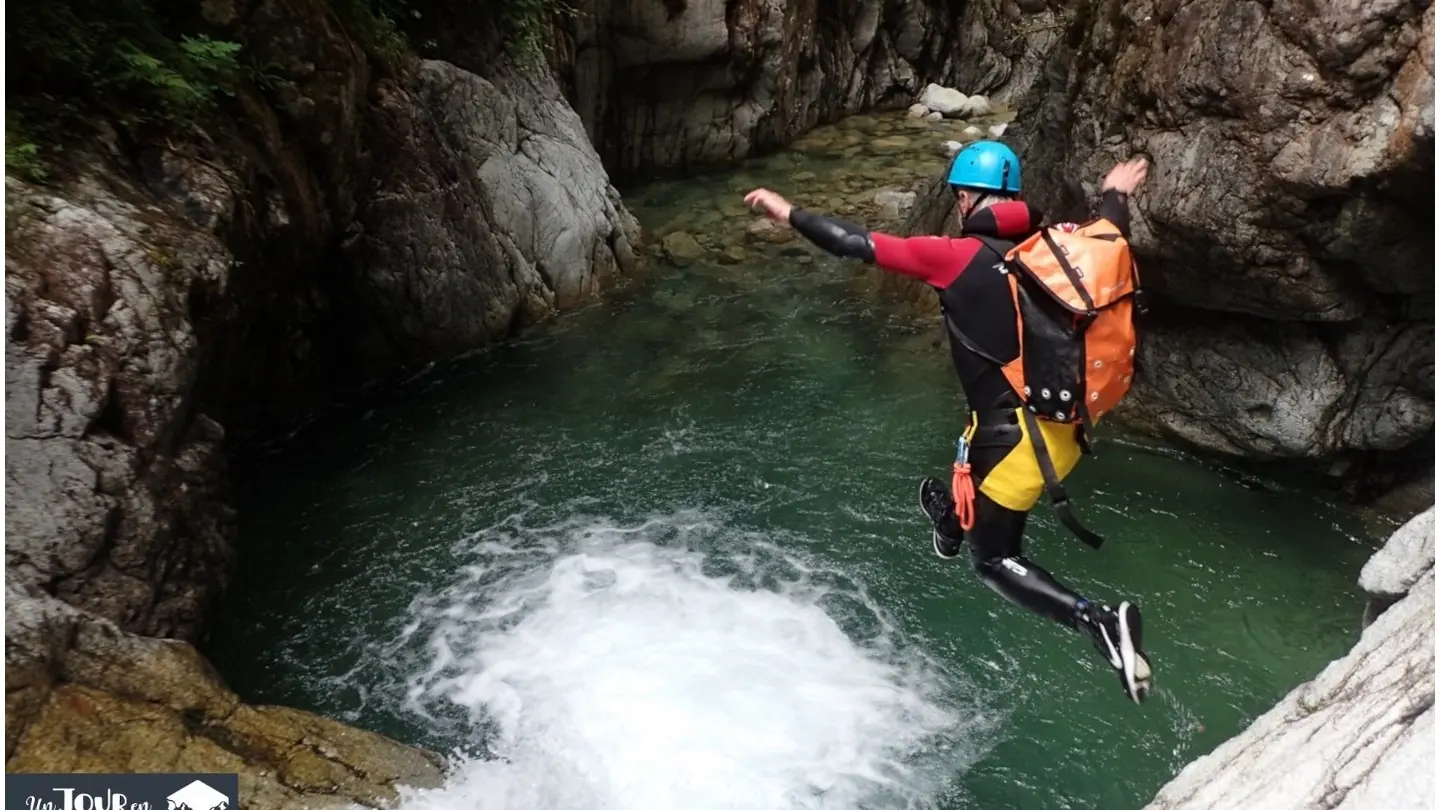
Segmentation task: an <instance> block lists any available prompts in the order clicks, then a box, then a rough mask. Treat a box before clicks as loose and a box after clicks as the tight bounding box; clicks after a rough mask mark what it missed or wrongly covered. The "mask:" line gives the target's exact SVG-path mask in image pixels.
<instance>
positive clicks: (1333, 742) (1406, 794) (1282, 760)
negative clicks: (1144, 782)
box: [1145, 509, 1435, 810]
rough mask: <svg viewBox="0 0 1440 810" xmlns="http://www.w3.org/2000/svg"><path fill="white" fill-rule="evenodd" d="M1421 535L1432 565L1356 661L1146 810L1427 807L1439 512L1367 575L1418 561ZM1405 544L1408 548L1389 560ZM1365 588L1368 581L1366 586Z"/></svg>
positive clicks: (1231, 743)
mask: <svg viewBox="0 0 1440 810" xmlns="http://www.w3.org/2000/svg"><path fill="white" fill-rule="evenodd" d="M1421 527H1426V534H1427V535H1429V537H1430V539H1429V546H1428V547H1429V558H1428V562H1427V564H1426V565H1425V566H1424V572H1423V574H1421V575H1420V576H1419V578H1418V580H1415V581H1414V582H1413V586H1412V587H1410V589H1409V592H1408V594H1407V595H1406V596H1405V597H1404V598H1402V599H1400V600H1399V601H1398V602H1396V603H1395V604H1394V605H1393V606H1392V607H1390V608H1389V609H1388V610H1386V611H1385V612H1384V613H1383V614H1381V615H1380V617H1379V618H1378V619H1376V620H1375V621H1374V623H1373V624H1370V625H1369V626H1368V627H1366V629H1365V630H1364V632H1363V633H1362V634H1361V636H1360V640H1359V642H1358V643H1356V645H1355V647H1354V649H1352V650H1351V651H1350V653H1349V654H1348V655H1346V656H1345V657H1344V658H1341V659H1339V660H1337V661H1334V662H1332V663H1331V664H1330V665H1329V666H1327V667H1326V668H1325V670H1324V671H1323V672H1321V673H1320V675H1319V676H1318V677H1317V678H1315V680H1313V681H1311V682H1309V683H1307V684H1303V685H1301V686H1298V687H1296V688H1295V689H1294V690H1292V691H1291V692H1290V694H1289V695H1287V696H1286V697H1285V699H1284V700H1282V701H1281V702H1280V703H1279V704H1278V705H1276V706H1275V707H1274V708H1273V709H1271V710H1270V711H1268V712H1266V713H1265V714H1263V715H1261V716H1260V717H1259V718H1257V719H1256V720H1255V722H1254V723H1252V724H1251V725H1250V727H1249V728H1247V729H1245V730H1244V731H1243V732H1241V733H1240V734H1238V735H1236V736H1235V737H1233V738H1231V739H1230V740H1228V741H1226V742H1225V743H1224V744H1222V745H1220V746H1219V747H1218V748H1216V749H1215V750H1214V751H1212V752H1211V753H1209V754H1207V755H1205V756H1203V757H1201V758H1199V759H1197V760H1195V761H1194V762H1192V763H1190V764H1189V765H1187V766H1186V767H1185V769H1184V770H1182V771H1181V772H1180V773H1179V775H1177V776H1176V777H1175V779H1174V780H1172V781H1171V782H1170V783H1169V784H1167V785H1165V787H1164V788H1162V789H1161V790H1160V792H1159V793H1158V794H1157V795H1156V796H1155V799H1154V801H1152V802H1151V803H1150V804H1149V805H1147V806H1146V809H1145V810H1312V808H1331V809H1332V810H1372V808H1385V810H1422V809H1423V808H1428V807H1430V803H1431V797H1432V796H1433V795H1434V792H1435V768H1434V757H1435V571H1434V562H1435V558H1434V541H1433V529H1434V511H1433V509H1432V510H1430V511H1429V512H1427V513H1426V514H1424V515H1421V516H1419V517H1417V518H1415V520H1413V521H1412V522H1411V523H1410V524H1407V525H1406V527H1404V528H1402V529H1401V530H1400V531H1399V532H1396V534H1395V536H1394V537H1392V538H1391V540H1390V541H1389V543H1387V544H1386V546H1385V548H1384V549H1383V550H1382V551H1380V552H1379V553H1377V554H1376V556H1375V557H1374V558H1372V560H1371V564H1370V565H1367V566H1366V571H1367V572H1370V571H1371V570H1372V568H1371V566H1376V570H1378V569H1379V568H1383V567H1387V566H1388V563H1386V562H1384V561H1385V560H1386V559H1387V558H1389V559H1393V558H1395V557H1398V556H1406V557H1409V556H1412V554H1411V553H1412V552H1413V550H1414V547H1415V535H1416V534H1417V533H1418V532H1419V530H1420V528H1421ZM1397 544H1398V545H1399V546H1401V547H1400V548H1396V549H1393V550H1392V546H1397ZM1417 559H1418V558H1417ZM1377 560H1379V561H1381V562H1380V563H1378V564H1377V562H1376V561H1377ZM1409 567H1410V566H1408V565H1407V568H1409ZM1372 576H1373V574H1372ZM1366 581H1367V577H1366V575H1365V574H1362V575H1361V582H1362V584H1363V583H1365V582H1366ZM1386 587H1389V586H1388V585H1387V586H1386Z"/></svg>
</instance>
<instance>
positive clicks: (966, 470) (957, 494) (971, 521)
mask: <svg viewBox="0 0 1440 810" xmlns="http://www.w3.org/2000/svg"><path fill="white" fill-rule="evenodd" d="M974 433H975V422H974V421H973V420H972V421H971V423H970V427H968V428H966V429H965V433H964V434H963V435H962V436H961V437H960V438H959V439H956V440H955V471H954V475H953V476H952V477H951V479H950V492H951V493H952V497H953V498H954V500H955V517H956V518H957V519H959V521H960V528H961V529H962V530H964V531H967V532H968V531H970V529H972V528H974V526H975V482H974V481H973V480H972V479H971V478H970V437H971V436H972V435H973V434H974Z"/></svg>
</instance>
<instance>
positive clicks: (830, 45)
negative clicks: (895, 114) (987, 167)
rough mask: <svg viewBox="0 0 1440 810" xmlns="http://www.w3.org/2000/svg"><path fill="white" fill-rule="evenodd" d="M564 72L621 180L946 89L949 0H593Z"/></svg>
mask: <svg viewBox="0 0 1440 810" xmlns="http://www.w3.org/2000/svg"><path fill="white" fill-rule="evenodd" d="M577 6H578V7H579V8H580V14H578V15H576V17H575V18H574V23H573V28H574V30H573V31H572V32H571V35H572V49H571V52H570V53H569V54H568V55H567V57H566V58H565V59H564V62H565V64H563V65H562V69H563V72H564V73H565V75H566V78H567V84H569V86H570V88H571V92H570V94H569V95H570V98H571V100H572V102H573V103H574V105H575V109H576V110H577V111H578V112H579V113H580V117H581V119H582V120H584V121H585V124H586V127H587V129H588V130H589V132H590V135H591V140H592V142H593V143H594V144H595V145H596V148H597V149H598V151H599V152H600V156H601V157H602V158H603V159H604V161H605V165H606V166H607V167H608V168H609V169H610V170H611V171H612V172H614V173H616V174H617V176H629V175H633V174H638V173H643V172H646V171H649V170H652V169H675V168H683V167H688V166H695V165H703V164H709V163H717V162H722V161H729V160H735V159H738V158H742V157H745V156H747V155H749V154H750V153H751V152H753V151H754V150H756V149H760V148H765V147H770V146H777V145H780V144H783V143H786V142H788V141H790V140H791V139H793V138H795V137H796V136H798V135H799V134H801V133H803V132H805V131H806V130H808V129H810V128H812V127H814V126H815V125H816V124H818V123H824V122H829V121H834V120H837V119H838V118H840V117H841V116H843V115H846V114H850V113H854V112H858V111H860V110H863V109H866V108H872V107H875V106H876V105H888V106H894V107H896V108H897V109H899V108H904V107H905V106H907V105H909V104H911V103H912V102H914V101H915V100H916V97H917V95H918V94H919V93H920V91H921V89H922V88H923V87H924V86H925V85H926V83H928V82H931V81H935V82H940V83H942V84H952V82H949V81H948V80H949V79H951V78H953V73H954V70H955V68H956V66H957V57H959V56H960V54H961V51H960V49H959V47H958V44H959V42H960V39H961V36H962V32H963V31H964V30H965V29H964V28H963V26H962V25H961V18H960V16H959V15H957V14H955V13H954V9H953V4H950V3H946V2H942V0H904V2H900V3H898V4H897V3H888V4H887V3H883V2H881V0H832V1H831V2H825V3H811V2H801V1H800V0H764V1H763V2H761V1H760V0H745V2H726V0H676V1H675V2H656V1H655V0H585V2H581V3H578V4H577Z"/></svg>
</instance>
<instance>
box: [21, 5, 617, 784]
mask: <svg viewBox="0 0 1440 810" xmlns="http://www.w3.org/2000/svg"><path fill="white" fill-rule="evenodd" d="M206 13H207V14H209V15H210V17H211V19H210V22H211V23H212V24H213V25H214V26H215V33H217V34H219V35H220V36H223V37H227V38H230V39H233V40H236V41H245V42H247V43H248V44H249V47H250V48H252V49H253V54H252V56H253V58H254V60H255V62H256V63H257V64H260V65H264V66H266V76H267V78H266V82H265V84H264V85H263V86H258V85H253V84H245V85H243V86H242V87H240V88H239V89H238V91H237V95H236V99H235V102H234V106H233V107H232V108H230V109H227V110H225V111H224V114H223V115H222V116H218V117H217V119H216V120H215V121H214V122H211V123H210V124H209V125H208V126H207V129H206V130H205V131H204V132H203V133H201V134H200V135H199V136H197V137H196V138H194V139H192V140H184V139H181V138H172V139H169V140H168V141H167V140H159V139H157V140H155V141H153V142H149V143H135V142H133V141H131V140H130V139H129V138H128V137H124V136H121V135H119V134H116V133H111V134H110V135H109V136H107V137H102V138H100V139H99V140H98V142H97V143H96V145H95V148H93V149H90V150H87V151H84V152H82V153H80V154H77V155H76V156H75V157H74V158H73V161H72V162H71V163H70V164H69V165H68V166H67V167H66V171H64V172H62V173H60V174H59V175H58V176H59V178H60V179H58V180H57V181H56V182H54V183H53V184H50V185H47V186H44V187H40V186H35V185H31V184H28V183H24V182H21V181H18V180H15V179H13V178H7V185H6V207H7V214H8V216H7V239H6V338H7V342H6V417H7V419H6V456H7V458H6V480H5V494H6V503H5V509H6V527H7V530H8V531H7V538H6V540H7V542H6V565H7V576H6V591H7V603H6V621H7V638H6V663H7V670H6V677H7V683H6V687H7V689H6V707H7V721H8V722H7V723H6V757H7V767H8V768H9V769H10V770H56V769H65V768H69V767H82V768H84V769H87V770H93V769H99V770H106V769H108V770H117V771H126V770H131V769H134V768H145V767H162V766H164V767H169V766H168V765H167V763H176V762H180V763H188V764H189V765H196V766H197V767H198V766H199V765H201V764H204V765H206V766H207V767H208V766H210V765H213V766H214V768H215V769H218V770H227V771H228V770H233V769H234V768H236V767H239V765H238V762H239V760H240V759H245V760H246V761H247V762H248V763H249V764H248V765H246V766H245V767H246V769H247V770H246V772H247V773H252V774H255V775H256V778H257V779H260V781H259V782H255V783H253V784H251V785H250V787H247V788H246V795H245V796H244V797H242V798H243V799H244V800H245V801H246V802H247V804H249V803H250V801H251V800H252V799H253V800H255V801H259V802H260V803H261V805H262V806H269V804H268V803H270V802H278V803H281V804H284V803H286V802H289V801H290V800H291V799H293V798H294V796H295V795H298V794H299V793H305V792H309V791H313V792H317V793H329V792H332V788H333V789H334V790H338V791H339V794H337V795H339V796H352V797H355V798H357V800H358V799H362V798H363V799H364V800H365V801H372V800H376V801H378V799H376V798H375V797H383V795H385V794H386V791H387V790H389V789H390V788H389V787H387V786H388V785H390V784H391V783H392V782H394V781H396V780H398V779H401V778H402V777H404V778H405V779H411V777H414V778H416V779H422V778H430V777H432V776H434V774H435V773H437V770H436V764H435V762H433V761H431V760H430V759H428V758H426V757H425V756H422V755H420V754H418V753H415V752H407V750H406V749H402V748H401V747H398V746H396V745H394V744H393V743H390V742H388V741H384V740H381V739H380V738H376V737H370V736H366V735H363V734H360V733H359V732H354V731H352V730H347V729H345V728H344V727H343V726H340V725H338V724H333V723H328V722H327V721H324V720H322V719H320V718H316V717H313V716H311V715H306V714H304V713H299V712H291V711H288V710H280V709H268V708H254V707H244V706H242V705H240V704H239V703H238V702H237V701H236V699H235V697H234V695H231V694H230V693H229V692H228V691H226V690H225V689H224V687H223V685H221V684H220V683H219V681H218V679H217V678H216V677H215V676H214V674H213V673H211V672H209V671H208V669H206V668H205V667H204V666H202V665H201V664H200V663H197V662H196V661H198V658H197V656H196V655H195V653H194V652H193V650H192V649H191V648H190V647H189V646H187V643H188V642H199V641H202V640H203V638H204V634H205V629H206V625H207V620H208V618H209V616H210V614H211V613H212V612H213V610H214V609H215V607H216V605H217V603H218V600H219V599H220V597H221V596H222V595H223V593H224V591H225V588H226V585H227V583H228V580H229V576H230V571H231V569H232V564H233V562H234V558H235V556H236V554H237V549H236V548H235V544H234V541H235V516H234V512H233V510H232V509H231V508H230V507H229V505H228V503H229V491H228V480H227V476H226V460H225V456H224V445H225V443H226V441H227V432H228V433H229V434H231V435H233V433H234V431H235V430H236V429H237V427H238V428H244V427H251V426H256V425H274V424H277V423H280V422H282V421H284V420H289V419H293V418H295V417H296V416H298V415H300V414H301V413H303V412H304V411H305V410H306V409H307V408H308V407H311V406H313V405H316V404H318V403H320V402H322V401H323V399H324V397H325V396H327V395H329V394H331V393H333V392H334V391H335V390H336V388H337V387H340V386H346V385H359V384H363V383H366V382H368V381H371V380H374V379H376V378H383V377H384V376H386V375H387V374H393V373H395V372H396V371H397V370H399V369H401V368H402V367H403V366H405V365H407V364H412V363H422V362H425V361H429V360H433V359H437V358H443V357H447V356H450V355H453V354H455V353H457V352H460V351H463V350H466V349H471V348H475V347H477V346H481V345H484V344H485V343H487V342H490V341H492V340H494V339H496V338H500V337H504V336H507V335H509V334H511V333H512V332H513V331H514V330H515V329H517V328H519V327H520V326H523V325H525V324H527V323H530V322H533V321H534V320H536V319H538V318H540V317H543V316H545V315H546V314H548V313H550V312H553V311H555V310H557V309H563V308H566V307H570V306H573V305H575V304H577V303H578V302H580V301H581V300H583V299H585V298H586V297H588V296H591V295H593V294H594V293H595V292H597V291H598V290H599V289H600V288H601V287H602V286H604V285H606V284H609V283H611V282H613V281H614V280H616V279H617V278H619V277H621V276H623V275H625V274H627V273H629V272H631V270H632V269H633V268H634V261H635V260H634V253H633V250H632V247H631V245H632V244H633V243H634V242H635V241H636V240H637V239H638V237H639V233H638V226H637V224H636V223H635V220H634V219H633V218H632V217H631V216H630V214H629V213H628V212H627V211H626V210H625V208H624V206H623V205H622V204H621V202H620V200H619V197H618V194H617V193H616V192H615V190H614V188H613V187H612V186H611V185H610V182H609V179H608V177H607V175H606V173H605V171H604V169H603V167H602V165H601V163H600V160H599V157H598V155H597V154H596V153H595V151H594V149H592V148H591V147H590V146H589V144H588V142H587V141H586V134H585V130H584V127H583V125H582V124H581V122H580V119H579V117H578V116H577V115H576V114H575V113H574V112H573V111H572V110H570V109H569V108H568V107H567V106H566V105H565V102H564V99H563V97H562V95H561V93H560V90H559V87H558V85H556V84H555V82H554V81H553V80H551V79H549V78H548V77H544V76H542V75H538V74H537V75H530V74H525V73H521V72H516V71H511V70H508V69H507V68H506V67H505V66H504V65H503V64H497V65H494V66H492V67H493V71H492V72H491V73H490V75H488V76H484V77H482V76H480V75H476V74H474V73H470V72H466V71H464V70H461V69H459V68H457V67H455V66H454V65H451V64H447V63H443V62H434V61H427V62H413V61H412V62H411V63H409V64H406V65H404V66H402V67H401V68H400V69H398V70H390V69H388V68H386V67H385V66H384V65H383V64H381V63H380V62H378V61H376V60H374V59H373V58H371V57H369V56H367V53H366V50H365V48H363V47H362V46H361V44H360V43H359V42H358V41H357V40H356V39H355V38H354V36H353V35H352V33H351V32H350V31H348V30H347V29H346V27H345V26H344V24H343V22H342V20H341V18H340V17H339V16H337V15H336V14H335V13H334V12H333V9H332V8H331V6H330V4H329V3H327V2H325V0H286V2H280V0H258V1H257V2H251V3H246V2H235V3H229V4H206ZM239 553H243V550H239ZM158 638H165V639H173V640H174V641H173V642H165V643H161V642H159V641H157V640H156V639H158ZM131 659H133V663H132V662H131ZM152 659H153V663H146V662H147V661H151V660H152ZM182 659H183V661H182ZM191 659H196V661H191ZM98 661H110V662H113V663H114V664H115V665H114V666H100V665H99V664H97V663H96V662H98ZM185 661H190V663H184V662H185ZM177 662H179V663H177ZM137 668H138V669H137ZM137 673H150V674H157V673H163V675H164V676H163V677H160V675H158V674H157V677H156V678H155V679H153V680H144V679H142V678H140V675H139V674H137ZM206 740H208V741H209V742H206ZM89 741H93V743H94V744H93V745H92V744H91V742H89ZM302 743H303V744H302ZM67 746H70V747H75V746H78V748H77V749H76V750H70V751H68V752H67ZM217 746H218V747H217ZM312 749H313V750H312ZM326 752H330V753H326ZM317 757H318V759H317ZM187 766H188V765H187ZM266 774H268V775H266ZM261 776H263V778H261ZM317 780H318V781H317ZM327 780H328V781H327ZM412 781H413V780H412ZM326 785H329V787H327V786H326ZM287 791H288V792H287ZM292 794H293V795H292ZM287 797H288V798H287ZM366 797H368V798H366Z"/></svg>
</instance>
